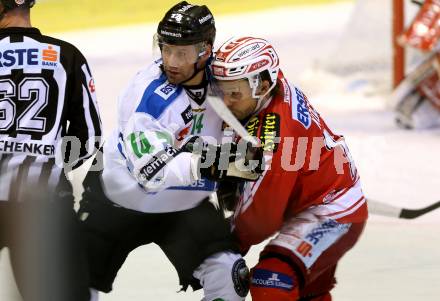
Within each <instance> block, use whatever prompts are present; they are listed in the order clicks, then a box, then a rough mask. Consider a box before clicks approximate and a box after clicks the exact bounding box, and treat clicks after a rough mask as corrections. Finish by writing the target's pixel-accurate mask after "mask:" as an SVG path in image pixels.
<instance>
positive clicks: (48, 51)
mask: <svg viewBox="0 0 440 301" xmlns="http://www.w3.org/2000/svg"><path fill="white" fill-rule="evenodd" d="M2 46H3V45H0V67H6V68H10V67H13V68H17V67H23V68H26V67H42V68H57V67H59V64H60V47H59V46H56V45H49V44H35V43H9V44H7V46H6V47H4V46H3V47H2Z"/></svg>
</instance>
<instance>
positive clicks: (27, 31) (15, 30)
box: [0, 27, 41, 35]
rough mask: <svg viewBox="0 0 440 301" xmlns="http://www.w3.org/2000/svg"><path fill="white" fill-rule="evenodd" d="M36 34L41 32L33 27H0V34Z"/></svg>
mask: <svg viewBox="0 0 440 301" xmlns="http://www.w3.org/2000/svg"><path fill="white" fill-rule="evenodd" d="M17 33H19V34H38V35H41V32H40V30H39V29H38V28H35V27H5V28H1V29H0V34H17Z"/></svg>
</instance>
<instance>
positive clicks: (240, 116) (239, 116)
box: [231, 110, 246, 120]
mask: <svg viewBox="0 0 440 301" xmlns="http://www.w3.org/2000/svg"><path fill="white" fill-rule="evenodd" d="M231 112H232V115H234V116H235V118H237V119H238V120H243V119H245V118H246V114H244V113H243V112H241V111H237V110H231Z"/></svg>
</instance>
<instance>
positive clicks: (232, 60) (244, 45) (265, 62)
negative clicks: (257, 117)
mask: <svg viewBox="0 0 440 301" xmlns="http://www.w3.org/2000/svg"><path fill="white" fill-rule="evenodd" d="M211 66H212V74H213V76H214V78H215V79H217V80H237V79H245V78H246V79H248V81H249V86H250V87H251V89H252V97H253V98H256V99H258V102H259V103H258V105H257V109H259V108H260V106H261V105H260V103H261V101H262V100H263V98H264V97H265V96H266V95H267V94H268V93H269V92H270V91H271V90H272V89H273V88H274V87H275V86H276V83H277V77H278V73H279V71H280V67H279V59H278V54H277V53H276V51H275V49H274V48H273V46H272V45H271V44H270V43H269V42H268V41H266V40H264V39H261V38H253V37H240V38H231V39H229V40H228V41H226V42H225V43H224V44H223V45H222V46H221V47H220V48H219V50H218V51H217V52H216V53H215V56H214V60H213V62H212V64H211ZM264 71H267V72H268V75H269V77H270V79H271V86H270V88H269V90H268V91H267V92H266V93H265V94H264V95H257V92H258V87H259V86H260V83H261V73H262V72H264Z"/></svg>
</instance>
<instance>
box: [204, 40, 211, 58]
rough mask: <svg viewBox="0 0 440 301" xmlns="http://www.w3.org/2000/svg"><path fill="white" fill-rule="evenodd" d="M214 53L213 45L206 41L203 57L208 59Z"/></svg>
mask: <svg viewBox="0 0 440 301" xmlns="http://www.w3.org/2000/svg"><path fill="white" fill-rule="evenodd" d="M211 54H212V45H211V44H209V43H206V45H205V54H204V55H203V58H204V59H205V58H206V59H208V58H209V57H210V56H211Z"/></svg>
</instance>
